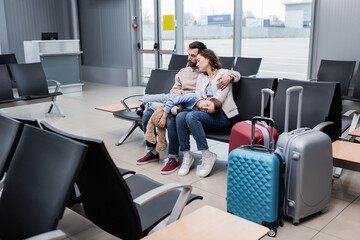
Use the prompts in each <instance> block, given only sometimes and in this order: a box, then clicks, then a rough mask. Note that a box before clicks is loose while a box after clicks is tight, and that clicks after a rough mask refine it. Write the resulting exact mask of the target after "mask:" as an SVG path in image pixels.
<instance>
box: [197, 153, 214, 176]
mask: <svg viewBox="0 0 360 240" xmlns="http://www.w3.org/2000/svg"><path fill="white" fill-rule="evenodd" d="M216 158H217V155H216V154H215V153H213V155H212V157H211V158H202V159H201V170H200V172H199V176H200V177H206V176H207V175H209V174H210V172H211V170H212V168H213V166H214V163H215V161H216Z"/></svg>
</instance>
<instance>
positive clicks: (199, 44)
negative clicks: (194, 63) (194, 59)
mask: <svg viewBox="0 0 360 240" xmlns="http://www.w3.org/2000/svg"><path fill="white" fill-rule="evenodd" d="M189 48H190V49H196V48H197V49H198V53H200V52H201V51H202V50H204V49H207V47H206V45H205V44H204V43H202V42H199V41H195V42H192V43H190V44H189Z"/></svg>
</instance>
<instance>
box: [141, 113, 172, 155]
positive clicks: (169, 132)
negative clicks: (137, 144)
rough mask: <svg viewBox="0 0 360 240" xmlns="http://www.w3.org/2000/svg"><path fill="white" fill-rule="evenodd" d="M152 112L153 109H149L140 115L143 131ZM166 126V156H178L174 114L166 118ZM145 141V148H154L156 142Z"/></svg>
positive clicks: (149, 149)
mask: <svg viewBox="0 0 360 240" xmlns="http://www.w3.org/2000/svg"><path fill="white" fill-rule="evenodd" d="M153 113H154V111H153V110H151V109H149V110H148V111H146V112H144V115H143V117H142V125H143V129H144V133H145V132H146V126H147V124H148V122H149V119H150V118H151V115H152V114H153ZM166 127H167V136H168V139H169V144H168V147H169V148H168V157H169V158H178V156H179V139H178V136H177V131H176V116H172V117H170V118H167V120H166ZM145 142H146V149H147V150H148V151H151V150H155V147H156V144H152V143H149V142H148V141H146V140H145Z"/></svg>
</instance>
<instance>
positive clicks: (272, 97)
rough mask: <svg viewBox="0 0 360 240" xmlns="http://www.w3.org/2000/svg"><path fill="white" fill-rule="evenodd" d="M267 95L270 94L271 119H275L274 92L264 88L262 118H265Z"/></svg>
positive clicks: (262, 93) (262, 90)
mask: <svg viewBox="0 0 360 240" xmlns="http://www.w3.org/2000/svg"><path fill="white" fill-rule="evenodd" d="M265 93H267V94H269V96H270V118H273V112H274V91H273V90H271V89H270V88H263V89H261V116H262V117H263V116H264V110H265Z"/></svg>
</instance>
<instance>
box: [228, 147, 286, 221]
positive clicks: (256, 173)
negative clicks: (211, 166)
mask: <svg viewBox="0 0 360 240" xmlns="http://www.w3.org/2000/svg"><path fill="white" fill-rule="evenodd" d="M279 157H280V159H279ZM281 161H283V158H282V153H279V155H277V154H274V153H270V152H267V151H264V150H250V149H247V148H244V147H240V148H236V149H234V150H233V151H231V153H230V154H229V158H228V174H227V211H228V212H230V213H233V214H235V215H236V216H239V217H242V218H245V219H248V220H250V221H253V222H256V223H259V224H263V222H267V223H273V224H274V225H273V226H277V224H278V223H277V220H278V217H279V216H278V214H279V211H278V210H279V201H280V199H279V191H280V174H281V169H280V167H281V165H280V163H281Z"/></svg>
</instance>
